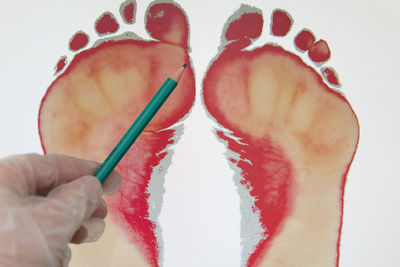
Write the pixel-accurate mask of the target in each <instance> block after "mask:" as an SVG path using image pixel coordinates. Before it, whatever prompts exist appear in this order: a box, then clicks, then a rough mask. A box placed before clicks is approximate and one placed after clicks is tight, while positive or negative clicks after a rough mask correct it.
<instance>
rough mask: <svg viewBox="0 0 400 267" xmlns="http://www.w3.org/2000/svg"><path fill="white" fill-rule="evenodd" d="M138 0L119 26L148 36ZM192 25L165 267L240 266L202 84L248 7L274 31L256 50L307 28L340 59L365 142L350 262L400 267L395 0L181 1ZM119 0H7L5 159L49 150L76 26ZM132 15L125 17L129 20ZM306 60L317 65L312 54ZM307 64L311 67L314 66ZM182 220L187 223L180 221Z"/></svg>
mask: <svg viewBox="0 0 400 267" xmlns="http://www.w3.org/2000/svg"><path fill="white" fill-rule="evenodd" d="M148 3H149V1H139V3H138V13H137V17H136V19H137V24H135V25H133V26H129V27H124V28H122V27H121V28H120V32H119V33H122V32H123V31H125V30H131V31H134V32H136V33H138V34H139V35H141V36H144V37H146V33H145V31H144V28H143V21H144V19H143V17H144V12H145V10H146V8H147V4H148ZM178 3H180V4H181V6H182V7H183V8H184V9H185V11H186V13H187V15H188V17H189V20H190V23H191V32H190V42H191V43H190V45H191V48H192V53H191V57H192V62H193V65H194V69H195V71H196V83H197V89H198V92H197V99H196V105H195V107H194V108H193V110H192V113H191V114H190V116H189V117H188V118H187V120H186V121H185V134H184V136H183V137H182V138H181V140H180V142H179V144H178V145H177V146H176V147H175V154H174V157H173V165H172V166H171V167H170V168H169V171H168V174H167V176H166V183H165V187H166V194H165V195H164V207H163V210H162V212H161V217H160V220H161V223H162V225H163V231H164V243H165V245H166V247H167V249H166V251H165V266H189V265H188V264H185V262H187V261H190V262H193V264H191V265H190V266H239V262H240V244H239V242H240V240H239V227H240V226H239V220H240V217H239V210H238V207H239V198H238V196H237V194H236V193H235V190H236V189H235V187H234V184H233V182H232V179H231V177H232V175H233V171H232V170H231V169H230V168H229V167H228V165H227V163H226V160H225V159H224V155H223V153H224V151H225V148H224V146H223V145H222V144H221V143H218V142H217V141H215V138H214V136H213V135H212V133H211V127H212V126H214V123H213V122H211V121H210V120H209V118H208V117H207V116H206V115H205V112H204V109H203V106H202V104H201V101H200V98H199V96H200V95H199V92H200V83H201V80H202V78H203V74H204V72H205V70H206V68H207V66H208V64H209V60H210V59H211V58H212V57H213V56H214V55H215V54H216V52H217V50H216V49H217V47H218V46H219V40H220V34H221V30H222V28H223V25H224V22H225V21H226V19H227V18H228V17H229V16H230V15H231V14H232V12H233V11H234V10H236V9H237V8H239V6H240V4H241V3H248V4H250V5H252V6H255V7H258V8H260V9H262V10H263V12H264V19H265V25H264V35H263V36H262V37H261V38H260V39H259V40H258V41H257V43H256V45H262V44H263V43H266V42H269V41H274V42H277V43H280V44H283V45H284V46H285V47H288V48H289V47H290V48H291V47H292V40H293V37H294V36H295V34H296V33H297V32H298V31H299V30H300V29H301V28H303V27H307V28H309V29H311V30H312V31H313V32H314V33H315V35H316V36H317V37H318V38H323V39H325V40H327V41H328V43H329V45H330V47H331V51H332V59H331V60H330V62H329V65H330V66H333V67H334V68H335V69H336V70H337V72H338V73H339V77H340V80H341V82H342V84H343V87H342V89H343V91H344V92H345V94H346V96H347V98H348V100H349V102H350V103H351V104H352V106H353V108H354V110H355V112H356V113H357V115H358V117H359V121H360V125H361V139H360V143H359V149H358V152H357V154H356V157H355V160H354V163H353V165H352V167H351V170H350V174H349V177H348V182H347V186H346V195H345V210H344V211H345V213H344V226H343V236H342V245H341V259H340V263H341V266H342V267H350V266H365V267H367V266H371V267H375V266H400V260H399V257H398V251H399V249H400V245H399V241H398V239H399V236H400V235H399V233H400V230H399V229H400V216H399V208H398V205H399V203H400V193H399V191H400V179H399V178H400V177H399V173H400V168H399V166H400V164H399V162H398V161H399V156H398V154H399V148H400V146H399V141H398V138H399V136H400V133H399V123H400V119H399V105H398V101H399V99H400V86H399V85H400V82H399V69H398V62H399V59H400V58H399V55H400V53H399V48H400V35H399V31H398V25H399V22H398V18H397V17H398V16H399V15H400V12H399V11H400V4H398V3H397V2H396V1H389V0H384V1H360V0H357V1H346V0H338V1H334V2H333V1H316V0H305V1H294V0H293V1H284V0H281V1H266V0H258V1H250V0H248V1H233V0H230V1H226V2H225V3H222V2H221V1H220V2H218V3H216V1H211V0H208V1H204V0H203V1H194V0H193V1H192V0H191V1H178ZM119 4H120V2H119V1H106V0H102V1H99V0H97V1H78V0H69V1H58V0H57V1H55V0H52V1H45V0H36V1H28V0H23V1H4V0H1V2H0V30H1V31H0V34H1V41H0V123H1V128H0V137H1V138H0V156H1V157H4V156H7V155H10V154H15V153H25V152H32V151H34V152H39V153H40V152H41V147H40V142H39V136H38V130H37V114H38V109H39V104H40V100H41V98H42V97H43V95H44V93H45V90H46V88H47V87H48V86H49V84H50V83H51V82H52V81H53V79H54V77H53V76H52V73H53V67H54V66H55V64H56V62H57V59H58V58H59V57H60V56H61V55H64V54H67V55H68V58H69V60H71V56H72V53H69V52H68V41H69V38H70V37H71V36H72V34H74V33H75V32H76V31H77V30H84V31H86V32H87V33H89V34H90V35H91V40H90V41H91V44H92V43H93V42H94V41H95V40H96V35H95V33H94V28H93V22H94V21H95V20H96V18H97V17H98V16H99V15H100V14H101V13H102V12H104V11H108V10H109V11H113V12H114V14H115V15H116V16H117V17H118V18H119V14H118V9H119ZM273 8H283V9H286V10H288V11H289V13H290V14H291V15H292V17H293V18H294V21H295V23H294V25H293V28H292V30H291V32H290V34H289V36H287V37H285V38H284V39H282V38H281V39H277V38H275V39H274V38H271V37H270V36H269V29H268V25H269V18H270V14H271V10H272V9H273ZM120 22H122V20H120ZM307 62H308V61H307ZM308 63H309V62H308ZM178 218H180V219H178Z"/></svg>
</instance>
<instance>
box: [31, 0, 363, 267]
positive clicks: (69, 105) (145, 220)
mask: <svg viewBox="0 0 400 267" xmlns="http://www.w3.org/2000/svg"><path fill="white" fill-rule="evenodd" d="M136 8H137V4H136V2H134V1H133V0H127V1H125V2H123V3H122V4H121V7H120V15H119V16H116V15H114V14H112V13H111V12H105V13H104V14H102V15H101V16H100V17H99V18H98V19H97V20H96V22H95V23H94V28H95V31H96V33H97V34H98V41H96V42H95V44H94V45H93V46H92V47H90V48H87V46H88V44H89V41H90V39H89V36H88V35H87V34H86V33H85V32H83V31H77V32H76V33H75V34H74V35H73V36H72V37H71V40H70V43H69V49H70V50H71V51H74V52H75V53H76V54H75V56H74V58H73V59H72V60H71V61H69V59H67V58H66V57H65V56H62V57H61V58H60V59H59V61H58V63H57V65H56V69H55V72H56V79H55V81H54V82H53V83H52V84H51V85H50V87H49V88H48V90H47V93H46V95H45V96H44V98H43V100H42V103H41V107H40V114H39V130H40V137H41V141H42V146H43V149H44V151H45V153H63V154H68V155H72V156H76V157H82V158H87V159H91V160H95V161H100V162H101V161H103V160H104V159H105V157H106V156H107V155H108V154H109V153H110V152H111V150H112V149H113V147H114V146H115V144H116V143H117V142H118V141H119V139H120V138H121V137H122V135H123V134H124V132H125V131H126V130H127V129H128V128H129V126H130V125H131V123H132V122H133V121H134V119H135V118H136V117H137V116H138V114H139V113H140V112H141V110H142V109H143V108H144V106H145V105H146V104H147V103H148V101H149V100H150V98H151V97H152V96H153V95H154V93H155V91H156V90H157V89H158V88H159V86H160V85H161V84H162V83H163V82H164V80H165V79H166V77H168V76H169V75H170V74H171V73H172V72H173V71H175V70H176V69H177V68H178V67H179V66H181V65H182V64H183V63H188V64H189V65H188V68H187V69H186V71H185V74H184V76H183V77H182V79H181V81H180V83H179V86H178V87H177V88H176V90H175V92H174V93H173V94H172V96H171V97H170V98H169V99H168V100H167V102H166V104H165V105H164V106H163V107H162V108H161V110H160V112H159V113H158V114H157V115H156V117H155V118H154V119H153V121H152V122H151V123H150V124H149V125H148V126H147V128H146V129H145V131H144V132H143V134H142V135H141V136H140V137H139V139H138V140H137V141H136V143H135V145H134V146H133V147H132V148H131V149H130V150H129V152H128V154H127V155H126V156H125V157H124V159H123V160H122V162H121V163H120V164H119V165H118V167H117V171H118V172H119V173H121V175H122V176H123V184H122V187H121V190H120V191H119V193H118V194H117V195H115V196H112V197H109V198H108V199H107V202H108V205H109V219H108V221H107V227H106V232H105V234H104V237H103V238H102V239H101V240H100V241H99V244H97V247H96V250H93V249H94V247H93V246H91V245H90V244H89V245H86V246H84V247H81V248H79V249H76V250H74V251H73V255H74V256H73V260H75V262H74V263H76V264H75V265H74V266H118V265H119V266H140V267H142V266H162V265H163V260H162V253H163V247H162V242H163V241H162V233H161V232H160V230H159V227H157V221H156V218H157V214H154V213H157V212H159V209H160V208H161V207H160V206H159V204H160V202H161V200H160V199H162V195H163V192H162V187H159V188H158V189H157V190H159V191H158V192H149V191H151V190H150V189H149V188H150V187H151V186H150V185H151V183H152V181H154V180H157V181H158V183H160V180H161V183H162V176H163V174H164V173H165V169H166V168H167V167H168V165H169V164H170V157H171V153H170V146H171V145H172V144H174V143H176V142H177V141H178V139H179V136H180V135H182V134H183V127H182V126H181V124H180V123H181V122H182V120H183V118H185V117H186V116H187V115H188V114H189V112H190V110H191V107H192V106H193V104H194V100H195V92H196V89H195V77H194V70H193V67H192V64H191V63H192V62H191V59H190V57H189V52H190V48H189V44H188V42H189V27H188V18H187V16H186V15H185V13H184V12H183V11H182V8H181V7H180V6H179V5H178V4H176V3H174V2H170V1H168V2H153V3H152V4H150V6H149V7H148V9H147V12H146V21H145V26H146V30H147V31H148V33H149V35H150V36H151V37H152V38H154V39H155V40H144V39H142V38H140V37H139V36H138V35H137V34H135V33H133V32H125V33H122V34H121V33H120V32H119V28H120V23H118V20H120V19H119V17H120V18H121V19H122V21H123V23H124V24H133V23H135V10H136ZM263 23H264V18H263V15H262V12H261V11H260V10H258V9H256V8H253V7H250V6H247V5H242V6H241V8H240V9H239V10H238V11H236V12H235V13H234V14H233V15H232V16H231V17H230V18H229V20H228V21H227V23H226V25H225V27H224V32H223V38H222V43H221V46H220V51H219V53H218V54H217V55H216V56H215V57H214V59H213V60H212V61H211V62H210V65H209V68H208V70H207V72H206V73H205V76H204V78H203V81H202V88H201V97H202V101H203V104H204V107H205V112H207V114H208V115H209V117H210V118H211V119H212V120H214V121H216V122H217V124H218V129H216V131H215V133H216V136H217V138H218V140H219V141H221V142H223V143H224V144H226V146H227V150H228V151H229V153H228V163H229V164H230V165H231V166H232V167H233V169H234V170H235V171H237V176H238V177H240V178H239V180H238V183H237V186H238V191H239V193H240V195H241V197H242V199H241V201H242V203H241V210H242V211H246V212H247V213H243V214H242V221H241V224H242V229H241V230H242V248H243V251H242V262H241V263H238V265H241V266H273V267H275V266H338V259H339V245H340V234H341V226H342V214H343V194H344V185H345V181H346V174H347V172H348V169H349V167H350V164H351V161H352V159H353V157H354V153H355V150H356V147H357V143H358V137H359V126H358V121H357V118H356V115H355V113H354V112H353V110H352V108H351V106H350V104H349V103H348V101H347V100H346V98H345V97H344V96H343V95H342V93H340V92H339V91H338V90H339V88H340V82H339V78H338V75H337V74H336V72H335V70H334V69H333V68H331V67H326V66H325V64H326V63H327V62H328V61H329V58H330V53H331V51H330V48H329V46H328V44H327V42H326V41H324V40H318V39H317V38H316V37H315V36H314V34H313V33H312V32H311V31H310V30H308V29H304V30H302V31H300V32H299V33H298V34H297V35H296V37H295V38H294V40H293V45H294V46H295V49H296V51H298V52H297V54H298V55H300V54H302V53H307V54H308V57H309V59H308V61H307V63H306V62H304V61H303V60H302V59H301V58H300V57H299V56H298V55H297V54H296V53H292V52H289V51H286V50H285V49H283V48H282V47H280V46H279V45H277V44H272V43H269V44H264V45H262V46H261V47H256V48H252V44H253V41H254V40H256V39H257V38H259V37H260V35H261V34H262V33H263ZM292 24H293V18H292V17H291V16H290V15H289V14H288V13H287V12H286V11H284V10H280V9H276V10H274V12H273V14H272V17H271V28H270V34H271V35H273V36H279V37H280V38H286V37H285V36H286V35H287V34H288V32H289V31H290V30H291V26H292ZM264 32H266V31H265V29H264ZM188 160H189V159H188ZM243 192H245V193H243ZM244 196H245V197H244ZM248 212H250V213H251V214H252V216H253V217H255V218H256V221H257V224H258V225H259V226H260V228H261V229H262V231H261V232H257V233H254V229H252V227H253V226H254V224H252V223H250V222H249V220H248V219H249V218H248V217H246V216H247V215H246V214H249V213H248ZM253 217H252V218H253ZM94 251H95V252H94ZM110 254H112V255H113V257H109V256H108V255H110ZM127 255H129V257H127Z"/></svg>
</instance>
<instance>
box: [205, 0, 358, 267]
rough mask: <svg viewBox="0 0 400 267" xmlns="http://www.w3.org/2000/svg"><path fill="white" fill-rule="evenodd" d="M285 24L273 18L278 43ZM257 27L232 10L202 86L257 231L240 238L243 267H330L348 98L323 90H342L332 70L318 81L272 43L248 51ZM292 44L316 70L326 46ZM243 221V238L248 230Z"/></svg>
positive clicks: (335, 247)
mask: <svg viewBox="0 0 400 267" xmlns="http://www.w3.org/2000/svg"><path fill="white" fill-rule="evenodd" d="M292 22H293V21H292V18H291V17H290V16H289V15H288V14H287V13H286V12H285V11H283V10H275V11H274V13H273V15H272V21H271V29H270V33H271V34H272V35H275V36H281V37H282V38H283V37H284V36H285V35H286V34H287V33H288V32H289V31H290V30H291V25H292ZM262 27H263V17H262V15H261V12H258V11H257V10H256V9H254V8H250V7H247V6H243V7H242V8H241V9H240V10H239V11H237V13H236V14H234V15H233V16H232V19H230V20H229V22H228V25H227V26H226V27H225V28H226V32H224V35H223V37H224V38H223V39H224V40H223V41H224V43H223V51H221V52H220V54H219V55H218V56H217V57H216V58H215V60H214V61H213V62H212V64H211V65H210V67H209V70H208V72H207V74H206V76H205V78H204V81H203V98H204V104H205V106H206V108H207V111H208V112H209V114H210V115H211V116H212V117H213V118H214V119H215V120H216V121H217V122H218V123H219V124H220V126H221V129H220V130H217V135H218V137H219V138H220V139H221V140H223V141H224V143H226V144H227V147H228V149H229V150H230V151H231V153H229V155H232V156H231V157H230V158H229V160H230V161H231V162H232V163H233V164H235V165H236V166H237V167H238V168H236V169H238V170H240V174H241V177H242V180H241V184H242V186H243V187H244V188H247V190H248V191H249V194H250V195H251V197H252V201H251V202H252V203H250V204H251V205H252V206H251V207H250V209H252V210H253V212H254V213H255V214H258V215H259V224H260V226H261V227H262V231H263V233H262V235H261V237H260V238H258V240H256V242H254V244H251V245H246V242H248V240H249V239H251V238H250V237H248V236H245V234H243V235H242V236H244V240H243V244H244V248H246V247H247V248H250V249H248V251H245V253H244V254H243V258H244V259H243V264H244V265H246V266H271V267H276V266H318V267H319V266H337V265H338V258H339V241H340V231H341V224H342V213H343V209H342V205H343V192H344V184H345V179H346V174H347V172H348V169H349V166H350V163H351V161H352V159H353V156H354V153H355V150H356V147H357V143H358V136H359V126H358V121H357V118H356V116H355V114H354V112H353V110H352V108H351V107H350V104H349V103H348V102H347V100H346V99H345V98H344V97H343V96H342V95H341V94H340V93H338V92H337V91H335V90H333V89H331V88H330V87H329V86H328V85H327V84H331V85H332V86H337V87H338V86H339V82H338V78H337V76H336V73H335V72H334V71H333V69H332V68H321V74H319V73H318V72H317V71H316V70H315V69H314V68H313V67H310V66H307V65H306V64H305V63H304V62H303V60H302V59H301V58H300V57H299V56H297V55H295V54H293V53H291V52H288V51H286V50H284V49H283V48H281V47H279V46H277V45H272V44H266V45H264V46H262V47H258V48H255V49H246V50H245V48H246V47H247V46H249V45H250V44H251V43H252V41H253V40H254V39H256V38H258V37H259V36H260V34H261V32H262ZM294 44H295V46H296V49H297V50H298V51H299V53H300V52H301V51H303V52H307V53H308V55H309V61H311V62H310V63H311V65H314V66H317V67H321V65H323V64H324V63H325V62H326V61H327V60H328V59H329V57H330V50H329V47H328V45H327V43H326V42H325V41H323V40H320V41H317V42H315V37H314V36H313V34H312V32H311V31H309V30H303V31H301V32H300V33H299V34H298V35H297V36H296V38H295V41H294ZM323 79H326V80H325V81H324V80H323ZM224 128H225V129H224ZM243 201H246V200H245V199H243ZM242 223H243V225H242V230H243V231H244V233H246V227H252V225H247V226H246V219H244V220H242ZM247 232H248V231H247Z"/></svg>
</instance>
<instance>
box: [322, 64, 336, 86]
mask: <svg viewBox="0 0 400 267" xmlns="http://www.w3.org/2000/svg"><path fill="white" fill-rule="evenodd" d="M321 73H322V75H323V76H324V78H325V80H326V81H327V82H328V83H329V84H331V85H334V86H340V83H339V77H338V75H337V74H336V71H335V70H334V69H333V68H331V67H326V68H322V69H321Z"/></svg>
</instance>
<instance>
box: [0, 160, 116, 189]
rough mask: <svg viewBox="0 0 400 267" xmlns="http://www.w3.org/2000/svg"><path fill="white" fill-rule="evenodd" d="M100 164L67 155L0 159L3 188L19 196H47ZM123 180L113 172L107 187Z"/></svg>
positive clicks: (0, 177) (95, 168) (0, 183)
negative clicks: (51, 191) (55, 188)
mask: <svg viewBox="0 0 400 267" xmlns="http://www.w3.org/2000/svg"><path fill="white" fill-rule="evenodd" d="M99 167H100V164H99V163H97V162H93V161H88V160H83V159H78V158H73V157H69V156H64V155H55V154H51V155H45V156H42V155H39V154H24V155H16V156H11V157H8V158H5V159H2V160H0V186H2V187H5V188H7V189H9V190H10V191H12V192H14V193H15V194H18V195H36V194H39V195H47V193H48V192H49V191H50V190H51V189H53V188H54V187H56V186H58V185H60V184H64V183H68V182H70V181H72V180H75V179H77V178H80V177H82V176H85V175H93V174H94V173H95V171H96V170H97V169H98V168H99ZM120 180H121V177H120V175H119V174H118V173H117V172H115V171H114V172H112V173H111V174H110V176H109V177H108V179H107V180H106V181H105V182H104V187H105V188H107V187H108V186H114V185H115V184H118V183H119V182H120Z"/></svg>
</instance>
